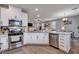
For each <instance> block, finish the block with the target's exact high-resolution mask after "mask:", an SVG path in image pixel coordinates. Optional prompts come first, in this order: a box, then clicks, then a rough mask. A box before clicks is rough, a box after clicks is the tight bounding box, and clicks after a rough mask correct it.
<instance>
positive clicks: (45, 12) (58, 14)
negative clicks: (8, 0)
mask: <svg viewBox="0 0 79 59" xmlns="http://www.w3.org/2000/svg"><path fill="white" fill-rule="evenodd" d="M13 6H15V7H18V8H22V9H25V10H26V11H27V12H28V15H29V19H30V20H33V19H35V15H36V11H35V8H38V9H39V11H38V12H39V14H40V18H41V20H42V21H48V20H54V19H58V18H62V17H64V16H75V15H79V4H13ZM72 9H73V10H72Z"/></svg>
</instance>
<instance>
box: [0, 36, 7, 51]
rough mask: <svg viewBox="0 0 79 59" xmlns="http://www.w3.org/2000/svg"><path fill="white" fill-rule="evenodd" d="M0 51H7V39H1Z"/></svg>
mask: <svg viewBox="0 0 79 59" xmlns="http://www.w3.org/2000/svg"><path fill="white" fill-rule="evenodd" d="M0 40H1V43H2V44H1V50H2V51H4V50H7V49H8V38H6V37H1V39H0Z"/></svg>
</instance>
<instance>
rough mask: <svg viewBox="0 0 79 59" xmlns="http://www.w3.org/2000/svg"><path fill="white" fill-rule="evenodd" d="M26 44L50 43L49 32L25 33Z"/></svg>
mask: <svg viewBox="0 0 79 59" xmlns="http://www.w3.org/2000/svg"><path fill="white" fill-rule="evenodd" d="M23 41H24V45H25V44H49V35H48V33H24V40H23Z"/></svg>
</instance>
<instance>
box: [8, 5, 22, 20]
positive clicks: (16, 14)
mask: <svg viewBox="0 0 79 59" xmlns="http://www.w3.org/2000/svg"><path fill="white" fill-rule="evenodd" d="M9 18H10V19H16V20H21V9H20V8H16V7H13V6H9Z"/></svg>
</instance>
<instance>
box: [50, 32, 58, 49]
mask: <svg viewBox="0 0 79 59" xmlns="http://www.w3.org/2000/svg"><path fill="white" fill-rule="evenodd" d="M58 37H59V35H58V34H56V33H49V45H51V46H53V47H56V48H58V46H59V38H58Z"/></svg>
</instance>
